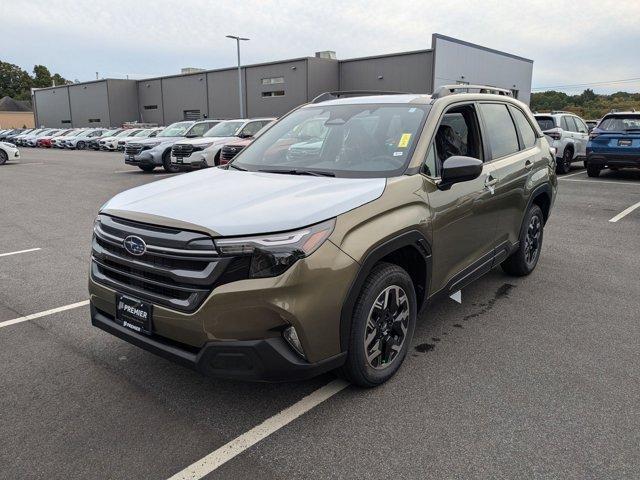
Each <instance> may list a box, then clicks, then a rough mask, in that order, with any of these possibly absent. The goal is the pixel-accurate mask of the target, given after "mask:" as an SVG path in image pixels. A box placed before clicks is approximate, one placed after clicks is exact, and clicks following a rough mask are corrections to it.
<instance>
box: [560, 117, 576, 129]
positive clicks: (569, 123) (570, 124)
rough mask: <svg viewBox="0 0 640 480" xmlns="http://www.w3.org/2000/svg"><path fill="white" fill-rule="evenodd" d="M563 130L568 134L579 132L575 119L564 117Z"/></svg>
mask: <svg viewBox="0 0 640 480" xmlns="http://www.w3.org/2000/svg"><path fill="white" fill-rule="evenodd" d="M562 129H563V130H567V131H568V132H577V131H578V129H577V128H576V123H575V122H574V121H573V117H569V116H566V115H565V116H563V117H562Z"/></svg>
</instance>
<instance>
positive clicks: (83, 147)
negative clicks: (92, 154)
mask: <svg viewBox="0 0 640 480" xmlns="http://www.w3.org/2000/svg"><path fill="white" fill-rule="evenodd" d="M86 146H87V144H86V143H84V142H82V141H81V142H78V143H77V144H76V148H77V149H78V150H84V149H85V148H86Z"/></svg>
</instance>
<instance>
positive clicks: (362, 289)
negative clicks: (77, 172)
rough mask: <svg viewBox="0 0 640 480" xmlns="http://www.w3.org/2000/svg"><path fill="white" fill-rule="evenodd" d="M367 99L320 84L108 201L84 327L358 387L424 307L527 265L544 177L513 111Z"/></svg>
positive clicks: (467, 90) (234, 374) (480, 102)
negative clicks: (230, 151) (171, 172)
mask: <svg viewBox="0 0 640 480" xmlns="http://www.w3.org/2000/svg"><path fill="white" fill-rule="evenodd" d="M373 93H375V94H373ZM373 93H372V92H333V93H327V94H323V95H321V96H320V97H318V98H316V99H315V100H314V101H313V102H311V103H309V104H306V105H303V106H301V107H299V108H297V109H295V110H293V111H292V112H290V113H289V114H287V115H285V116H284V117H282V118H280V119H279V120H278V121H277V122H275V123H274V124H273V125H272V126H271V127H269V128H268V129H267V130H266V131H264V133H262V134H261V135H260V136H259V137H258V138H256V139H255V140H254V141H253V142H252V143H251V144H250V145H249V146H247V147H246V148H245V149H244V150H243V151H242V152H241V153H240V154H238V155H237V156H236V157H235V158H234V159H233V161H232V162H231V163H230V164H228V165H225V166H224V167H221V168H214V169H207V170H203V171H198V172H194V173H189V174H185V175H181V176H176V177H173V178H170V179H166V180H162V181H158V182H155V183H151V184H147V185H144V186H141V187H137V188H134V189H133V190H129V191H126V192H123V193H121V194H119V195H117V196H115V197H114V198H113V199H111V200H110V201H108V202H107V203H106V204H105V205H104V206H103V207H102V208H101V210H100V212H99V215H98V217H97V219H96V222H95V227H94V237H93V248H92V261H91V273H90V280H89V290H90V294H91V320H92V323H93V325H95V326H96V327H99V328H101V329H103V330H105V331H107V332H109V333H112V334H113V335H116V336H118V337H120V338H122V339H124V340H126V341H128V342H130V343H132V344H134V345H137V346H139V347H141V348H144V349H146V350H149V351H151V352H153V353H156V354H158V355H160V356H163V357H165V358H168V359H171V360H173V361H176V362H178V363H180V364H182V365H185V366H188V367H191V368H195V369H197V370H198V371H200V372H202V373H204V374H206V375H211V376H216V377H226V378H236V379H247V380H267V381H283V380H294V379H302V378H307V377H310V376H313V375H317V374H319V373H322V372H326V371H329V370H335V369H339V370H340V371H341V372H342V374H343V375H344V376H346V377H347V378H348V379H349V380H350V381H352V382H354V383H356V384H358V385H362V386H374V385H377V384H380V383H382V382H384V381H385V380H387V379H388V378H390V377H391V376H392V375H393V374H394V373H395V372H396V371H397V370H398V368H399V367H400V365H401V364H402V362H403V360H404V358H405V356H406V355H407V351H408V349H409V348H410V346H411V342H412V336H413V332H414V328H415V325H416V320H417V318H418V316H419V314H420V313H421V312H422V311H424V310H425V309H426V308H427V307H428V305H429V304H430V303H431V302H432V301H433V300H434V299H436V298H438V297H440V296H444V297H446V296H449V295H452V294H454V293H457V292H458V291H460V290H461V289H462V288H463V287H465V285H467V284H469V282H471V281H473V280H475V279H477V278H478V277H480V276H481V275H483V274H484V273H487V272H488V271H489V270H491V269H492V268H493V267H495V266H497V265H501V266H502V268H503V270H504V271H505V272H507V273H508V274H510V275H527V274H529V273H531V272H532V271H533V270H534V268H535V266H536V264H537V262H538V259H539V257H540V252H541V248H542V239H543V229H544V225H545V222H546V221H547V218H548V216H549V212H550V210H551V207H552V205H553V203H554V199H555V195H556V190H557V181H556V176H555V163H554V162H555V160H554V158H553V155H552V153H551V152H550V149H549V145H548V143H547V140H545V137H544V136H543V134H542V132H541V131H540V129H539V127H538V125H537V123H536V121H535V119H534V118H533V116H532V115H531V113H530V112H529V110H528V108H527V107H526V106H525V105H524V104H522V103H521V102H518V101H517V100H515V99H513V98H511V97H510V96H509V92H508V91H505V90H499V89H495V88H492V87H483V86H469V85H465V86H446V87H442V88H440V89H439V90H438V91H437V92H436V93H434V94H433V95H414V94H382V93H381V92H373ZM427 317H428V315H427Z"/></svg>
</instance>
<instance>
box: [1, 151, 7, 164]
mask: <svg viewBox="0 0 640 480" xmlns="http://www.w3.org/2000/svg"><path fill="white" fill-rule="evenodd" d="M7 160H9V155H7V152H5V151H4V150H0V165H4V164H5V163H7Z"/></svg>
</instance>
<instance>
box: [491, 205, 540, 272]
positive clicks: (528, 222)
mask: <svg viewBox="0 0 640 480" xmlns="http://www.w3.org/2000/svg"><path fill="white" fill-rule="evenodd" d="M543 233H544V215H543V213H542V210H541V209H540V207H539V206H538V205H535V204H534V205H531V207H529V210H528V211H527V215H526V216H525V219H524V228H523V229H522V231H521V232H520V238H519V246H518V250H516V251H515V252H513V253H512V254H511V256H510V257H509V258H507V259H506V260H505V261H504V262H502V264H501V266H502V270H504V271H505V272H506V273H508V274H509V275H514V276H516V277H523V276H525V275H529V274H530V273H531V272H533V270H534V269H535V268H536V265H537V264H538V259H539V258H540V251H541V250H542V237H543Z"/></svg>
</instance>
